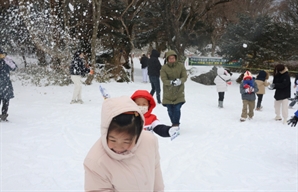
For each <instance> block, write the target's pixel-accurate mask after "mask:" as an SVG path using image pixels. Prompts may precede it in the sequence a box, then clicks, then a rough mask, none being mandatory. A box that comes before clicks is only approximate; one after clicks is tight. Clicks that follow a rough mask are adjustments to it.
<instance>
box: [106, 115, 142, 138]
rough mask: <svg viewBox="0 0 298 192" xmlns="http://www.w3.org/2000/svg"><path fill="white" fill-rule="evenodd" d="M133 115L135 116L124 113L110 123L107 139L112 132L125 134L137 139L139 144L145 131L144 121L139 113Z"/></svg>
mask: <svg viewBox="0 0 298 192" xmlns="http://www.w3.org/2000/svg"><path fill="white" fill-rule="evenodd" d="M132 113H133V114H125V113H122V114H120V115H117V116H116V117H114V118H113V119H112V121H111V123H110V126H109V129H108V134H107V137H108V135H109V133H110V132H111V131H116V132H118V133H123V132H125V133H127V134H128V135H130V136H132V137H136V142H137V141H138V139H139V137H140V134H141V131H142V129H143V120H142V118H141V116H140V115H139V114H138V113H136V112H132Z"/></svg>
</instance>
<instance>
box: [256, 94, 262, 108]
mask: <svg viewBox="0 0 298 192" xmlns="http://www.w3.org/2000/svg"><path fill="white" fill-rule="evenodd" d="M257 96H258V102H257V108H260V107H261V104H262V100H263V94H257Z"/></svg>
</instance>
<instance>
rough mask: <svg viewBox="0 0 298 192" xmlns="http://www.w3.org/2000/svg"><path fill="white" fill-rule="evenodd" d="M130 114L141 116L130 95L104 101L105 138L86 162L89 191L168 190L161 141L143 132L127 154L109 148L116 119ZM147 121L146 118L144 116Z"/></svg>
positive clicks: (99, 142)
mask: <svg viewBox="0 0 298 192" xmlns="http://www.w3.org/2000/svg"><path fill="white" fill-rule="evenodd" d="M127 111H137V112H138V113H139V114H141V112H140V110H139V108H138V106H137V105H136V104H135V102H134V101H133V100H132V99H131V98H129V97H126V96H122V97H118V98H109V99H107V100H105V101H104V103H103V106H102V111H101V137H100V138H99V139H98V140H97V142H96V143H95V144H94V145H93V147H92V148H91V149H90V151H89V152H88V154H87V156H86V158H85V161H84V168H85V191H90V192H91V191H92V192H103V191H104V192H112V191H113V192H114V191H115V192H118V191H119V192H120V191H123V192H124V191H125V192H127V191H135V192H137V191H142V192H145V191H146V192H153V191H164V184H163V178H162V173H161V169H160V157H159V151H158V142H157V138H156V137H155V136H154V135H153V134H152V133H151V132H149V131H142V132H141V135H140V137H139V140H138V142H137V144H136V145H135V146H134V148H132V149H131V151H130V152H128V153H126V154H116V153H114V152H113V151H112V150H110V149H109V147H108V145H107V140H106V137H107V131H108V127H109V124H110V122H111V120H112V118H113V117H115V116H117V115H119V114H121V113H123V112H127ZM141 116H142V118H143V120H144V117H143V115H141Z"/></svg>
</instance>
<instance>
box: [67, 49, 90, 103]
mask: <svg viewBox="0 0 298 192" xmlns="http://www.w3.org/2000/svg"><path fill="white" fill-rule="evenodd" d="M83 58H84V53H83V52H82V51H77V52H75V54H74V57H73V60H72V62H71V65H70V67H69V72H70V75H71V80H72V82H73V83H74V85H75V87H74V92H73V96H72V100H71V102H70V104H73V103H80V104H83V100H82V82H81V78H82V76H85V75H86V73H89V72H90V69H89V68H87V67H85V65H84V61H83Z"/></svg>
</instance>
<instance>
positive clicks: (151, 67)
mask: <svg viewBox="0 0 298 192" xmlns="http://www.w3.org/2000/svg"><path fill="white" fill-rule="evenodd" d="M158 57H159V52H158V51H157V50H155V49H153V50H152V52H151V55H150V59H149V60H148V75H149V76H155V77H159V76H160V69H161V64H160V62H159V60H158Z"/></svg>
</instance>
